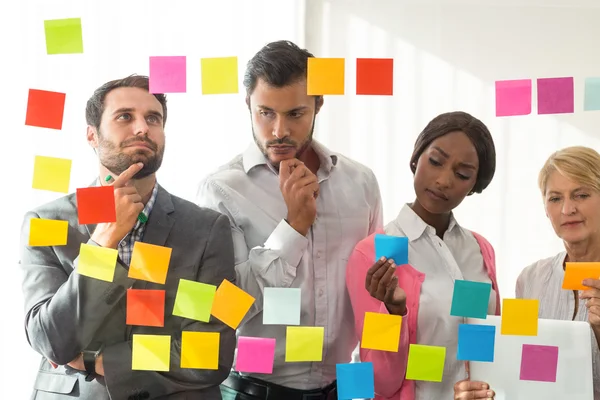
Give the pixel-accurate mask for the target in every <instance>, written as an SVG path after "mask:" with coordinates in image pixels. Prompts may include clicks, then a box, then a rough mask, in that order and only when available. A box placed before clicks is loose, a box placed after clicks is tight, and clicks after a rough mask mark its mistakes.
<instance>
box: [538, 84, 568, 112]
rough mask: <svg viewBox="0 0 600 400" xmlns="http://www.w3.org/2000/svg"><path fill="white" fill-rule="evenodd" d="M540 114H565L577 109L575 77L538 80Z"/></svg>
mask: <svg viewBox="0 0 600 400" xmlns="http://www.w3.org/2000/svg"><path fill="white" fill-rule="evenodd" d="M537 98H538V114H565V113H572V112H574V110H575V98H574V95H573V78H572V77H571V78H541V79H538V80H537Z"/></svg>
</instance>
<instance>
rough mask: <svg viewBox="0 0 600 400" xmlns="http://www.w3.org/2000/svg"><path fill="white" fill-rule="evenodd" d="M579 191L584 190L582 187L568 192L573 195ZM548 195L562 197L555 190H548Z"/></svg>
mask: <svg viewBox="0 0 600 400" xmlns="http://www.w3.org/2000/svg"><path fill="white" fill-rule="evenodd" d="M581 190H585V188H584V187H578V188H575V189H573V190H570V192H571V193H574V192H579V191H581ZM548 194H553V195H559V196H560V195H562V193H561V192H557V191H556V190H549V191H548Z"/></svg>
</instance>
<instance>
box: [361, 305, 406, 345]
mask: <svg viewBox="0 0 600 400" xmlns="http://www.w3.org/2000/svg"><path fill="white" fill-rule="evenodd" d="M401 327H402V317H401V316H400V315H390V314H382V313H374V312H366V313H365V322H364V325H363V333H362V339H361V341H360V347H362V348H363V349H373V350H383V351H398V345H399V344H400V328H401Z"/></svg>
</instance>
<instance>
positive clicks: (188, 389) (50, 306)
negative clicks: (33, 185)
mask: <svg viewBox="0 0 600 400" xmlns="http://www.w3.org/2000/svg"><path fill="white" fill-rule="evenodd" d="M31 218H45V219H58V220H67V221H69V232H68V243H67V245H66V246H54V247H31V246H29V245H28V242H29V221H30V219H31ZM94 229H95V226H94V225H85V226H81V225H78V223H77V208H76V196H75V194H70V195H68V196H65V197H62V198H60V199H58V200H56V201H54V202H51V203H48V204H45V205H43V206H41V207H39V208H37V209H35V210H33V211H31V212H28V213H27V214H26V216H25V221H24V224H23V228H22V234H21V257H20V268H21V270H22V271H23V274H24V278H23V285H22V286H23V287H22V288H23V295H24V298H25V312H26V317H25V332H26V334H27V340H28V341H29V344H30V345H31V347H32V348H33V349H34V350H35V351H37V352H38V353H40V354H41V355H42V356H43V359H42V360H41V363H40V369H39V372H38V375H37V379H36V381H35V384H34V392H33V395H32V399H38V400H46V399H73V398H79V399H90V400H92V399H93V400H104V399H106V400H108V399H111V400H120V399H127V400H138V399H139V400H142V399H191V398H194V399H198V398H202V399H221V394H220V391H219V384H220V383H221V382H222V381H223V380H224V379H225V378H226V377H227V375H228V374H229V371H230V369H231V366H232V363H233V354H234V350H235V341H236V339H235V331H234V330H233V329H231V328H229V327H228V326H226V325H225V324H223V323H221V322H220V321H218V320H216V319H214V317H211V320H210V322H209V323H204V322H199V321H194V320H190V319H186V318H182V317H178V316H173V315H172V311H173V304H174V301H175V295H176V292H177V286H178V283H179V279H181V278H183V279H189V280H195V281H200V282H203V283H207V284H213V285H216V286H218V285H219V284H221V282H222V281H223V280H224V279H227V280H229V281H231V282H233V283H235V269H234V268H235V267H234V254H233V243H232V238H231V229H230V226H229V219H228V218H227V217H226V216H224V215H221V214H219V213H218V212H216V211H213V210H209V209H205V208H200V207H198V206H197V205H195V204H193V203H191V202H188V201H186V200H183V199H181V198H178V197H176V196H173V195H171V194H169V193H168V192H167V191H166V190H165V189H163V188H162V187H160V186H159V189H158V194H157V198H156V203H155V204H154V208H153V209H152V212H151V214H150V218H149V219H148V222H147V226H146V231H145V233H144V238H143V241H144V242H146V243H152V244H156V245H160V246H167V247H170V248H172V254H171V262H170V265H169V270H168V274H167V281H166V283H165V285H160V284H154V283H150V282H145V281H139V280H133V279H130V278H128V277H127V266H125V265H123V264H122V262H121V261H120V260H119V262H118V263H117V267H116V271H115V277H114V281H113V282H105V281H101V280H97V279H93V278H89V277H86V276H82V275H79V274H78V273H76V272H75V270H76V268H77V259H78V255H79V249H80V245H81V244H82V243H87V244H91V245H96V244H95V243H94V242H92V241H91V240H90V236H91V234H92V232H93V231H94ZM131 287H133V288H135V289H164V290H166V296H165V300H166V304H165V325H164V328H156V327H140V326H128V325H126V324H125V315H126V291H127V289H128V288H131ZM182 331H202V332H220V335H221V340H220V356H219V369H218V370H199V369H182V368H180V357H181V332H182ZM136 333H139V334H170V335H171V336H172V339H171V363H170V371H169V372H152V371H137V370H136V371H132V369H131V343H132V342H131V340H132V334H136ZM96 341H99V342H102V343H103V344H104V350H103V362H104V370H105V377H104V378H99V379H96V380H94V381H92V382H86V381H85V376H84V375H83V374H81V373H79V372H77V371H75V370H73V369H71V368H70V367H68V366H67V367H64V366H63V365H66V364H67V363H69V362H70V361H72V360H73V359H75V358H76V357H77V356H78V355H79V354H80V352H81V351H82V350H83V349H85V348H86V346H88V345H89V344H90V343H91V342H96ZM47 360H52V361H54V362H55V363H57V364H59V365H61V366H59V367H58V368H56V369H54V368H52V366H51V365H50V363H49V362H48V361H47ZM0 391H1V389H0Z"/></svg>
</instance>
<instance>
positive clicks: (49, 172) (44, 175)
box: [32, 156, 71, 193]
mask: <svg viewBox="0 0 600 400" xmlns="http://www.w3.org/2000/svg"><path fill="white" fill-rule="evenodd" d="M70 182H71V160H68V159H65V158H55V157H45V156H35V160H34V164H33V185H32V186H33V188H34V189H39V190H49V191H52V192H60V193H69V183H70Z"/></svg>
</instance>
